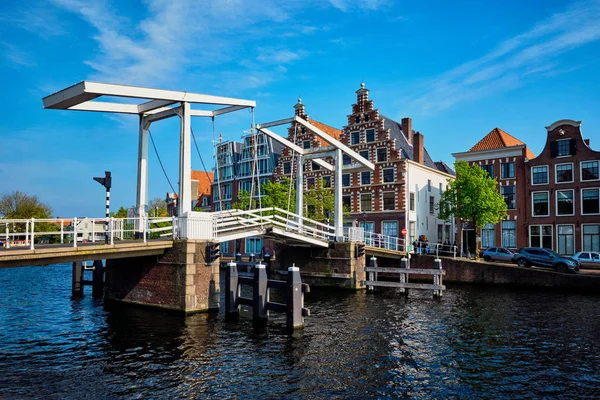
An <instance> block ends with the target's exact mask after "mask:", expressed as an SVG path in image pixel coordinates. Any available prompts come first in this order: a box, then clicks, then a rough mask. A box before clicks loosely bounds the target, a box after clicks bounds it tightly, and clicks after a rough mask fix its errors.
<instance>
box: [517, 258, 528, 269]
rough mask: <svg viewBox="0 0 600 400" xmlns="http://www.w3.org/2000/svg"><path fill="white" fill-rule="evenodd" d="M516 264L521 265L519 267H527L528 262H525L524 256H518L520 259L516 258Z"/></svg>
mask: <svg viewBox="0 0 600 400" xmlns="http://www.w3.org/2000/svg"><path fill="white" fill-rule="evenodd" d="M517 265H518V266H519V267H521V268H524V267H528V266H529V263H528V262H527V260H526V259H524V258H520V259H518V260H517Z"/></svg>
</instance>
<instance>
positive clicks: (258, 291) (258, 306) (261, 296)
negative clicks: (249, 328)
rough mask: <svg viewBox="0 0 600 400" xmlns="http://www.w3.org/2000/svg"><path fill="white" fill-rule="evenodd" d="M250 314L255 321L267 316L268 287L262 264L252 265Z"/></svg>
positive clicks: (265, 318)
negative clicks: (252, 280)
mask: <svg viewBox="0 0 600 400" xmlns="http://www.w3.org/2000/svg"><path fill="white" fill-rule="evenodd" d="M252 292H253V293H252V302H253V303H254V305H253V306H252V314H253V317H254V320H255V321H260V320H263V321H266V320H267V318H269V311H268V310H267V302H268V301H269V288H268V279H267V271H266V268H265V266H264V265H263V264H257V265H256V266H255V267H254V286H253V287H252Z"/></svg>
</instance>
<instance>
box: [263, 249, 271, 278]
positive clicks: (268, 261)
mask: <svg viewBox="0 0 600 400" xmlns="http://www.w3.org/2000/svg"><path fill="white" fill-rule="evenodd" d="M263 261H264V262H265V266H266V269H267V277H269V276H270V274H271V255H270V254H265V256H264V257H263Z"/></svg>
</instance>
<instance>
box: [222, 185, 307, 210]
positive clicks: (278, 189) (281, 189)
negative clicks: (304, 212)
mask: <svg viewBox="0 0 600 400" xmlns="http://www.w3.org/2000/svg"><path fill="white" fill-rule="evenodd" d="M260 189H261V191H262V192H263V196H262V197H261V199H260V203H259V202H258V200H257V199H252V202H250V193H249V192H248V191H243V192H241V193H238V201H237V202H236V203H234V204H233V208H237V209H240V210H248V209H252V208H258V207H259V206H261V207H263V208H268V207H277V208H281V209H283V210H288V211H290V212H295V210H296V189H295V188H294V186H293V185H292V187H291V188H290V180H289V179H288V178H283V180H282V181H281V182H271V181H269V182H266V183H264V184H262V185H261V186H260ZM290 190H291V192H290ZM288 202H289V208H288Z"/></svg>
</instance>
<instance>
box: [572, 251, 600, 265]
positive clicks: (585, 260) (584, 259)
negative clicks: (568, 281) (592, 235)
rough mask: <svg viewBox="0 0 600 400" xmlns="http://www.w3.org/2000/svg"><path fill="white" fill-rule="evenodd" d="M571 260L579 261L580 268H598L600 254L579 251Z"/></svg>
mask: <svg viewBox="0 0 600 400" xmlns="http://www.w3.org/2000/svg"><path fill="white" fill-rule="evenodd" d="M573 259H575V260H577V261H579V262H580V263H581V266H582V267H586V268H600V253H597V252H595V251H580V252H579V253H576V254H575V255H574V256H573Z"/></svg>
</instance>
